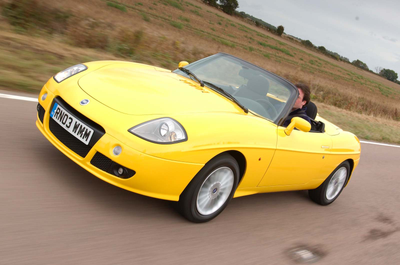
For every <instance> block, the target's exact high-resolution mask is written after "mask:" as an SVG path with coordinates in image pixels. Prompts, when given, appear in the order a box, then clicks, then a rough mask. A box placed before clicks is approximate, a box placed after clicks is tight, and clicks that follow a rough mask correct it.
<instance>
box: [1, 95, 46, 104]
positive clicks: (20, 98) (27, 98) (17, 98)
mask: <svg viewBox="0 0 400 265" xmlns="http://www.w3.org/2000/svg"><path fill="white" fill-rule="evenodd" d="M0 98H9V99H16V100H23V101H32V102H38V100H37V98H31V97H22V96H15V95H8V94H2V93H0Z"/></svg>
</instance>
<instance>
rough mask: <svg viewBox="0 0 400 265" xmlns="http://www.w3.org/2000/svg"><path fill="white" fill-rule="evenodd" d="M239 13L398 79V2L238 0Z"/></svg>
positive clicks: (369, 0)
mask: <svg viewBox="0 0 400 265" xmlns="http://www.w3.org/2000/svg"><path fill="white" fill-rule="evenodd" d="M238 3H239V8H238V9H237V11H244V12H246V13H247V14H250V15H252V16H254V17H256V18H259V19H262V20H264V21H265V22H267V23H269V24H271V25H274V26H276V27H278V26H279V25H282V26H283V27H284V28H285V31H284V32H285V33H286V34H290V35H293V36H295V37H298V38H301V39H303V40H310V41H311V42H312V43H313V44H314V45H315V46H324V47H325V48H326V49H328V50H330V51H333V52H337V53H338V54H340V55H341V56H344V57H347V58H348V59H349V60H350V61H351V62H352V61H353V60H357V59H359V60H361V61H362V62H364V63H366V64H367V65H368V67H369V69H370V70H372V71H374V72H375V69H376V67H381V68H386V69H391V70H394V71H395V72H396V73H397V74H398V76H399V78H398V80H400V1H398V0H380V1H376V0H375V1H371V0H348V1H344V0H336V1H332V0H238Z"/></svg>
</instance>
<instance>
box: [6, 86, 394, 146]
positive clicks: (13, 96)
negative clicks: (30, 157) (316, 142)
mask: <svg viewBox="0 0 400 265" xmlns="http://www.w3.org/2000/svg"><path fill="white" fill-rule="evenodd" d="M0 98H9V99H16V100H23V101H32V102H38V100H37V98H31V97H22V96H15V95H8V94H2V93H0ZM360 143H363V144H373V145H381V146H389V147H397V148H400V145H394V144H382V143H375V142H369V141H360Z"/></svg>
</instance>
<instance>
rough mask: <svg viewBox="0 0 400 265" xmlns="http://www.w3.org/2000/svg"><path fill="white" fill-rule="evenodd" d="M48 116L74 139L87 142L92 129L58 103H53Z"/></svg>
mask: <svg viewBox="0 0 400 265" xmlns="http://www.w3.org/2000/svg"><path fill="white" fill-rule="evenodd" d="M50 117H51V118H52V119H53V120H54V121H55V122H57V123H58V124H59V125H60V126H61V127H63V128H64V129H65V130H66V131H67V132H69V133H70V134H72V135H73V136H74V137H75V138H76V139H78V140H79V141H81V142H82V143H84V144H86V145H88V144H89V142H90V139H91V138H92V136H93V133H94V131H93V130H92V129H91V128H89V127H88V126H87V125H86V124H84V123H83V122H81V121H80V120H78V119H77V118H75V117H74V116H73V115H72V114H71V113H69V112H68V111H66V110H65V109H64V108H63V107H61V106H60V105H58V103H55V104H54V107H53V109H52V111H51V113H50Z"/></svg>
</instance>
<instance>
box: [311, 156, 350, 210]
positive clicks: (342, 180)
mask: <svg viewBox="0 0 400 265" xmlns="http://www.w3.org/2000/svg"><path fill="white" fill-rule="evenodd" d="M349 176H350V164H349V162H348V161H345V162H343V163H342V164H340V165H339V166H338V167H337V168H336V169H335V170H334V171H333V172H332V173H331V174H330V175H329V177H328V178H327V179H326V180H325V181H324V183H322V184H321V185H320V186H319V187H318V188H316V189H314V190H309V191H308V195H309V196H310V199H311V200H312V201H314V202H315V203H318V204H320V205H329V204H331V203H332V202H334V201H335V200H336V199H337V198H338V197H339V195H340V193H341V192H342V190H343V188H344V186H345V185H346V183H347V181H348V179H349Z"/></svg>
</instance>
